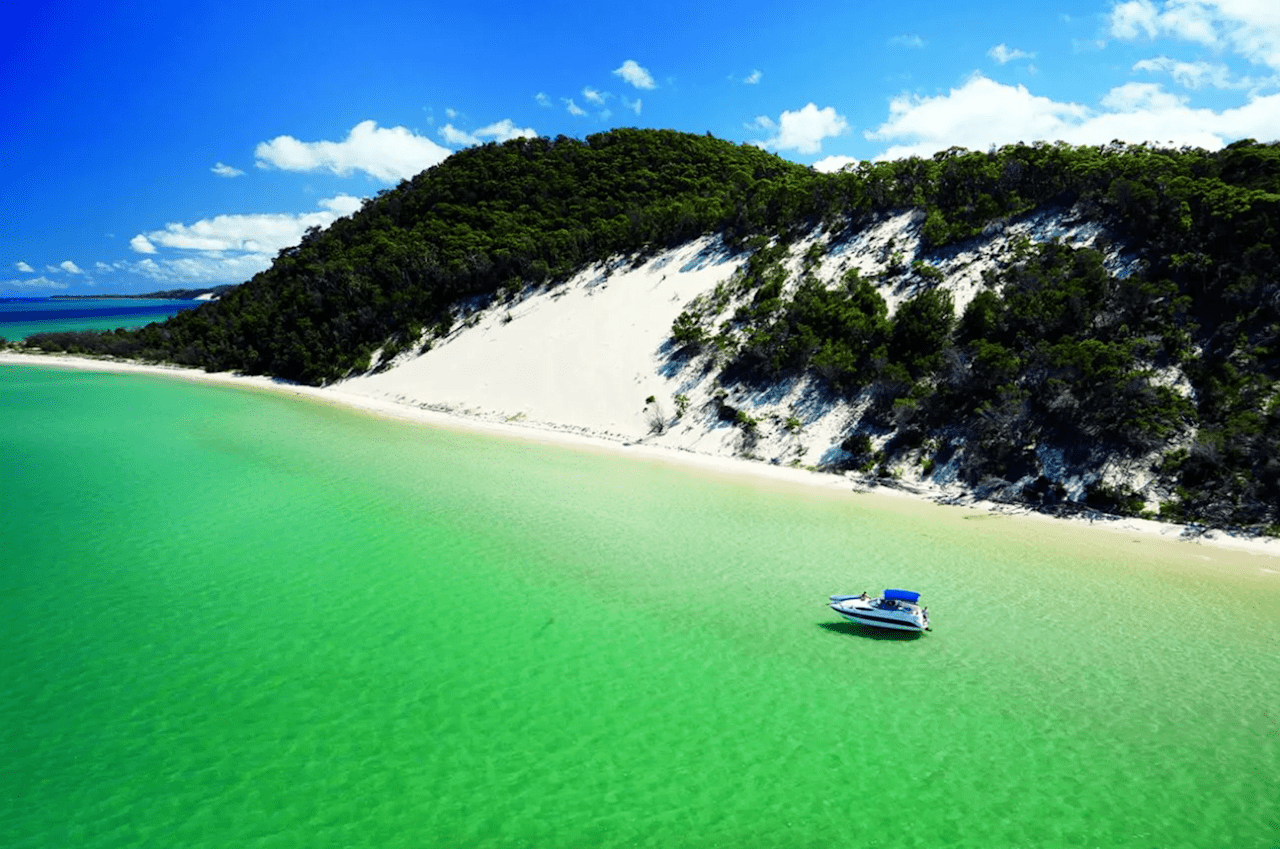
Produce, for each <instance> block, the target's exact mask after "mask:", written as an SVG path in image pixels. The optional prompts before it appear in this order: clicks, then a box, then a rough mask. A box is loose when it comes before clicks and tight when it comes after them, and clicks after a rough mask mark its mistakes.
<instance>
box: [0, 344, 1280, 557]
mask: <svg viewBox="0 0 1280 849" xmlns="http://www.w3.org/2000/svg"><path fill="white" fill-rule="evenodd" d="M6 364H9V365H26V366H35V367H40V368H62V369H68V370H75V371H92V372H109V373H116V374H141V375H151V376H156V377H168V378H175V379H179V380H187V381H189V382H193V383H205V384H211V385H221V386H229V387H238V388H242V389H246V388H247V389H260V390H266V391H269V392H276V393H281V394H286V395H293V396H295V397H302V398H306V399H309V400H315V401H321V402H325V403H330V404H335V405H338V406H341V407H343V408H345V409H349V410H355V411H359V412H364V413H368V414H371V415H376V416H380V417H383V418H389V419H396V420H399V421H404V422H407V423H410V424H413V425H421V426H426V427H434V428H442V429H448V430H455V431H462V432H469V433H477V434H484V435H489V436H498V437H503V438H510V439H518V440H524V441H531V442H538V443H543V444H549V445H558V446H564V447H568V448H573V449H577V450H591V451H602V452H605V453H609V454H612V455H615V456H620V457H632V458H636V459H644V460H648V461H651V462H659V463H665V464H671V465H674V466H680V467H684V468H689V469H697V470H699V471H701V472H705V473H711V474H716V475H724V476H727V477H733V478H737V479H746V480H756V481H760V482H773V483H780V484H783V485H789V486H797V487H802V488H804V489H807V490H809V491H827V492H830V493H835V494H840V495H870V496H873V497H875V496H879V497H882V498H901V499H912V500H916V501H919V502H932V503H934V504H937V505H939V506H951V507H956V508H960V509H969V510H972V511H975V512H978V513H981V514H996V515H1000V516H1006V517H1010V518H1025V519H1028V520H1032V521H1049V522H1054V523H1056V524H1057V526H1059V527H1069V526H1078V527H1080V528H1090V529H1094V530H1099V531H1106V532H1110V533H1116V534H1129V535H1130V536H1132V535H1135V534H1137V535H1140V536H1142V537H1143V538H1147V539H1153V540H1162V541H1166V542H1170V543H1178V544H1182V545H1201V546H1207V547H1210V548H1213V549H1220V550H1223V551H1234V552H1238V553H1243V554H1249V555H1255V556H1263V557H1274V558H1277V562H1276V564H1275V568H1274V569H1271V568H1264V569H1263V570H1262V571H1263V572H1265V573H1270V574H1276V575H1280V539H1274V538H1269V537H1255V536H1236V535H1233V534H1231V533H1228V532H1225V531H1221V530H1212V529H1211V530H1207V531H1203V532H1199V531H1197V530H1195V529H1194V528H1193V527H1189V526H1184V525H1174V524H1169V523H1163V522H1158V521H1155V520H1151V519H1137V518H1130V517H1123V516H1111V515H1107V514H1081V515H1076V516H1062V515H1050V514H1047V513H1042V512H1040V511H1037V510H1033V509H1031V508H1030V507H1025V506H1021V505H1014V504H1003V503H997V502H991V501H982V500H979V499H976V498H974V497H973V496H972V495H971V494H969V493H968V492H967V491H966V490H964V489H963V488H959V487H955V488H946V489H944V488H942V487H938V486H930V485H902V486H886V485H884V484H879V483H876V482H875V481H869V480H866V479H863V478H860V477H855V476H852V475H848V474H839V473H834V472H821V471H812V470H809V469H805V468H799V467H791V466H781V465H774V464H771V463H768V462H765V461H761V460H752V459H748V458H744V457H737V456H725V455H722V454H711V453H705V452H699V451H694V450H691V449H686V448H676V447H670V446H661V445H655V444H649V443H646V442H645V441H644V439H643V438H642V439H638V440H626V439H625V438H624V437H621V436H619V435H616V434H605V433H598V432H594V431H592V430H591V429H590V428H587V427H582V426H575V425H570V424H558V423H550V422H539V421H529V420H525V419H523V418H522V417H520V416H508V417H500V416H498V415H495V414H489V415H485V416H480V415H467V414H459V413H457V412H443V411H440V410H435V409H430V408H426V407H423V406H421V405H416V404H410V403H398V402H396V401H392V400H387V399H386V398H385V397H373V396H370V395H365V394H359V393H355V392H343V391H342V390H341V388H319V387H314V386H305V385H302V384H297V383H291V382H288V381H284V380H278V379H275V378H269V377H262V376H256V375H242V374H237V373H232V372H218V373H211V372H205V371H201V370H198V369H192V368H186V367H181V366H167V365H159V364H142V363H136V362H130V361H123V360H109V359H94V358H90V357H81V356H74V355H66V354H26V353H18V352H13V351H0V366H2V365H6Z"/></svg>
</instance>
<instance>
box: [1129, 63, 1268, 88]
mask: <svg viewBox="0 0 1280 849" xmlns="http://www.w3.org/2000/svg"><path fill="white" fill-rule="evenodd" d="M1133 70H1135V71H1149V72H1151V73H1156V74H1159V73H1163V74H1168V75H1169V76H1171V77H1173V80H1174V82H1176V83H1177V84H1178V85H1180V86H1182V87H1183V88H1189V89H1191V90H1192V91H1196V90H1198V89H1202V88H1225V89H1231V88H1241V89H1243V88H1251V87H1252V86H1253V85H1254V84H1255V82H1254V80H1252V79H1250V78H1248V77H1243V78H1240V79H1235V78H1233V77H1232V75H1231V69H1230V68H1228V67H1227V66H1226V65H1223V64H1221V63H1219V64H1216V65H1214V64H1210V63H1209V62H1181V61H1179V60H1177V59H1170V58H1169V57H1168V56H1157V57H1156V58H1154V59H1143V60H1141V61H1140V62H1135V63H1134V65H1133Z"/></svg>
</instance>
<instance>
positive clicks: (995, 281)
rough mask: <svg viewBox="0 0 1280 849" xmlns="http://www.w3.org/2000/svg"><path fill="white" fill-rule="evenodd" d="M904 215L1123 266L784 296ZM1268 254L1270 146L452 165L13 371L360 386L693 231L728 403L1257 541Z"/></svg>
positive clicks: (746, 152)
mask: <svg viewBox="0 0 1280 849" xmlns="http://www.w3.org/2000/svg"><path fill="white" fill-rule="evenodd" d="M907 207H915V208H918V209H920V210H922V211H923V212H924V214H925V218H924V223H923V236H924V239H925V241H926V243H927V245H928V246H929V247H931V248H935V249H936V248H940V247H943V246H946V245H952V244H960V243H963V241H964V240H966V239H969V238H971V237H974V236H977V235H979V234H981V233H982V232H983V230H984V229H985V228H986V227H988V226H989V225H991V224H992V223H993V222H999V221H1000V220H1002V219H1007V218H1009V217H1011V216H1017V215H1020V214H1024V213H1028V212H1031V211H1034V210H1038V209H1044V208H1051V207H1052V208H1067V207H1071V208H1073V209H1075V210H1076V211H1078V212H1083V214H1084V215H1086V216H1088V217H1089V218H1090V219H1093V220H1096V221H1098V222H1100V223H1103V224H1104V225H1105V226H1106V228H1107V231H1108V232H1109V233H1110V234H1111V235H1112V237H1113V238H1114V239H1115V240H1116V241H1117V243H1118V244H1122V245H1123V246H1125V248H1126V250H1128V251H1129V252H1131V253H1133V254H1135V255H1137V256H1138V257H1139V258H1140V259H1141V260H1142V262H1141V263H1140V268H1139V270H1138V271H1137V272H1136V273H1134V274H1132V275H1130V276H1128V277H1125V278H1124V279H1117V278H1116V277H1114V276H1113V275H1111V274H1109V273H1108V271H1107V269H1106V268H1105V267H1104V265H1103V262H1102V254H1101V253H1099V252H1098V251H1096V250H1091V249H1079V248H1070V247H1066V246H1062V245H1057V244H1049V245H1044V246H1032V245H1026V246H1025V247H1024V249H1023V251H1022V255H1021V256H1020V257H1019V258H1018V259H1017V261H1015V262H1012V263H1010V264H1008V265H1006V266H1005V267H1004V268H1002V269H1001V270H1000V271H999V272H997V273H996V274H994V275H993V276H992V277H991V279H990V280H989V281H988V282H989V286H988V288H987V289H986V290H985V291H983V292H982V293H980V295H979V296H978V298H976V299H975V300H974V301H973V302H972V303H971V304H969V305H968V307H967V308H966V309H965V310H964V311H963V314H961V315H959V316H956V315H955V314H954V310H953V308H952V304H951V302H950V298H949V295H948V293H947V292H946V291H945V290H944V289H941V288H938V287H937V285H936V284H937V283H938V282H940V281H938V280H936V279H935V278H936V276H937V274H936V269H932V268H930V267H929V266H928V265H925V264H919V265H917V267H915V268H901V267H900V268H892V269H890V271H889V272H886V273H887V274H897V275H914V276H915V277H916V278H918V280H917V283H919V284H921V285H919V286H918V287H917V288H918V290H919V291H918V293H917V294H916V295H915V296H913V297H912V298H911V299H910V300H908V301H907V302H906V303H905V304H903V305H902V306H901V307H900V308H899V310H898V311H897V313H896V314H895V315H894V317H893V318H892V319H890V318H888V316H887V310H886V309H885V305H884V302H883V300H882V299H881V298H880V296H879V294H878V293H877V291H876V290H875V287H874V286H873V285H871V284H872V281H868V280H862V279H860V278H859V277H858V276H857V275H850V276H848V277H846V278H845V279H844V280H843V281H841V283H840V285H837V286H835V287H832V288H828V287H826V286H823V285H820V284H818V283H816V282H815V281H813V280H802V281H801V282H800V284H799V286H798V287H796V288H794V290H792V289H788V290H787V293H786V294H784V289H783V282H784V281H783V276H782V274H781V271H780V262H781V260H782V258H783V256H784V255H785V254H786V252H787V250H788V246H789V245H790V244H792V243H793V242H794V240H795V239H796V238H797V237H799V236H800V235H802V234H805V233H807V232H810V231H811V230H812V229H813V228H814V227H815V226H818V225H822V226H824V227H825V228H826V229H827V230H828V231H838V230H841V229H842V228H847V230H848V231H850V232H853V231H856V230H857V229H858V228H859V227H861V226H863V225H865V224H866V223H867V222H868V221H870V220H872V219H873V218H874V217H875V216H876V215H878V214H881V213H884V212H887V211H890V210H895V209H902V208H907ZM1278 228H1280V146H1277V145H1275V144H1258V143H1255V142H1252V141H1245V142H1240V143H1237V144H1234V145H1232V146H1230V147H1228V148H1226V149H1224V150H1221V151H1217V152H1214V153H1209V152H1206V151H1203V150H1197V149H1182V150H1160V149H1152V148H1148V147H1145V146H1131V145H1122V144H1112V145H1108V146H1105V147H1100V148H1076V147H1070V146H1067V145H1045V144H1036V145H1015V146H1009V147H1005V148H1001V149H999V150H994V151H991V152H987V153H981V152H969V151H963V150H959V149H953V150H950V151H946V152H944V153H940V154H938V155H937V156H934V157H932V158H930V159H917V158H913V159H907V160H902V161H899V162H892V163H879V164H869V163H864V164H862V165H860V166H859V167H857V168H855V169H852V170H848V171H846V172H843V173H840V174H832V175H825V174H818V173H815V172H812V171H810V170H809V169H807V168H805V167H803V166H800V165H797V164H795V163H791V162H787V161H786V160H783V159H780V158H778V157H776V156H773V155H771V154H768V153H766V152H764V151H761V150H759V149H757V148H754V147H751V146H735V145H732V144H729V143H727V142H723V141H720V140H717V139H714V138H711V137H709V136H692V135H686V134H681V133H675V132H670V131H647V130H615V131H612V132H609V133H603V134H600V135H595V136H591V137H589V138H587V139H586V140H585V141H578V140H574V139H567V138H563V137H561V138H557V139H554V140H551V139H535V140H517V141H513V142H508V143H506V144H503V145H487V146H484V147H478V148H473V149H470V150H466V151H462V152H460V153H457V154H455V155H453V156H451V157H450V158H449V159H448V160H446V161H445V162H444V163H442V164H441V165H439V166H437V167H435V168H433V169H430V170H429V171H426V172H423V173H422V174H420V175H418V176H417V177H415V178H414V179H412V180H409V181H405V182H403V183H401V185H400V186H399V187H397V188H396V189H393V190H388V191H385V192H383V193H381V194H380V195H378V196H377V197H376V198H373V199H371V200H370V201H368V202H367V203H366V204H365V206H364V207H363V208H362V209H361V210H360V211H359V212H357V213H356V214H354V215H353V216H351V217H350V218H346V219H341V220H339V221H337V222H335V223H334V224H333V225H331V226H330V227H329V228H328V229H327V230H325V231H313V232H310V233H308V235H307V236H306V238H304V240H303V241H302V243H301V244H299V245H298V246H296V247H293V248H289V249H287V250H285V251H282V252H281V253H280V255H279V257H278V258H277V260H276V262H275V264H274V265H273V266H272V267H271V268H270V269H268V270H267V271H264V272H262V273H261V274H259V275H257V276H255V277H254V278H253V279H252V280H250V281H248V282H247V283H245V284H243V285H241V286H239V287H237V288H236V289H234V290H232V291H230V292H227V293H226V294H225V295H224V296H223V297H222V299H221V300H220V301H218V302H214V303H210V304H206V305H203V306H201V307H199V308H198V309H195V310H190V311H187V312H184V313H182V314H180V315H178V316H175V317H174V318H172V319H170V320H169V321H167V322H165V323H164V324H160V325H152V326H149V327H147V328H143V329H141V330H137V331H128V332H125V331H117V332H114V333H106V334H77V335H76V338H75V339H69V340H60V339H55V338H52V337H40V336H36V337H32V338H30V339H28V340H27V345H28V346H29V347H40V348H43V349H45V350H53V349H64V350H74V351H78V352H85V353H103V354H113V355H117V356H126V357H141V358H148V359H157V360H167V361H172V362H178V363H183V364H188V365H195V366H201V367H204V368H206V369H210V370H229V369H234V370H241V371H244V372H248V373H265V374H272V375H276V376H279V377H283V378H288V379H292V380H298V381H302V382H306V383H315V384H319V383H325V382H328V381H331V380H334V379H338V378H341V377H343V376H345V375H347V374H350V373H352V372H354V371H362V370H364V369H367V368H368V367H369V366H370V356H371V354H372V352H373V351H375V350H376V349H378V348H379V347H383V346H386V347H385V348H384V350H386V349H389V350H390V352H394V351H396V350H402V349H403V348H404V347H405V346H408V345H412V344H416V343H417V341H418V340H419V339H420V338H421V336H422V332H423V330H424V329H426V330H432V329H434V330H435V331H436V332H437V333H442V332H445V331H447V329H448V327H449V326H450V323H451V321H452V312H451V310H452V309H454V308H456V306H457V305H458V304H459V303H460V302H462V301H464V300H468V299H477V298H479V299H488V300H493V299H503V298H506V297H509V296H511V295H513V294H515V293H517V292H519V291H520V290H521V289H522V288H523V287H524V286H525V285H528V284H534V285H538V284H548V285H553V284H554V283H555V282H557V281H559V280H562V279H564V278H566V277H567V276H568V275H569V274H571V273H572V272H573V271H574V270H576V269H577V268H579V267H580V266H582V265H583V264H584V263H589V262H592V261H595V260H600V259H604V258H607V257H609V256H613V255H617V254H635V255H640V256H643V255H644V254H646V253H651V252H653V251H657V250H660V249H662V248H664V247H667V246H671V245H675V244H679V243H682V242H684V241H687V240H689V239H691V238H694V237H696V236H699V235H702V234H704V233H712V232H714V233H718V234H721V235H722V236H723V238H724V239H725V241H726V243H727V244H729V245H730V246H731V247H733V248H736V249H741V250H744V251H750V252H751V258H750V261H749V263H748V266H747V269H746V272H745V274H744V277H743V281H742V283H741V284H740V285H743V286H747V287H749V293H748V294H749V297H748V299H747V301H746V305H745V306H739V307H738V308H737V309H736V310H735V312H734V313H733V314H732V315H731V316H729V318H728V319H727V320H724V321H720V320H719V314H718V313H717V312H716V309H715V305H712V306H711V307H708V308H707V309H706V310H705V311H704V312H701V313H699V312H697V311H694V312H691V313H687V314H686V315H684V316H682V317H681V319H680V320H679V321H677V323H676V326H675V327H674V328H673V338H674V339H675V340H676V341H677V343H678V344H680V345H683V346H685V347H686V349H687V350H688V351H691V352H692V351H709V352H713V353H715V354H716V356H717V357H718V358H719V360H720V361H721V362H722V364H723V365H724V367H725V378H726V379H736V380H745V381H756V382H767V381H771V380H776V379H778V378H779V377H782V376H786V375H794V374H799V373H803V372H806V371H812V372H816V373H817V374H819V375H821V376H822V377H823V378H825V379H826V380H827V381H828V382H829V384H830V385H831V387H832V389H833V391H836V392H839V393H843V394H846V395H848V396H850V397H852V396H854V395H856V394H859V393H863V392H868V391H869V392H870V393H871V395H872V396H873V398H874V402H875V403H874V405H873V410H872V417H871V419H869V426H870V427H879V428H882V429H883V430H882V432H885V433H893V434H894V435H895V436H894V440H893V441H892V442H891V443H890V444H889V446H887V448H886V452H887V453H886V455H885V456H883V457H871V456H867V457H864V458H862V461H865V462H869V463H872V464H874V463H875V462H880V461H883V460H885V459H889V458H891V457H892V456H893V455H894V454H895V453H896V452H903V451H909V450H919V449H920V448H924V449H926V453H927V454H928V455H929V457H930V459H929V460H928V461H927V462H929V463H947V462H950V461H952V460H956V461H957V462H958V463H959V466H960V469H961V473H962V474H963V475H964V477H965V479H966V480H968V481H969V482H971V483H975V484H978V483H982V482H984V481H1009V482H1013V481H1024V482H1025V481H1026V480H1027V479H1029V478H1030V479H1032V483H1031V484H1030V485H1029V486H1025V487H1024V488H1023V489H1022V495H1021V497H1023V498H1027V499H1030V500H1040V501H1043V502H1045V503H1052V502H1054V501H1056V500H1059V499H1061V497H1062V493H1061V492H1060V491H1059V490H1058V489H1057V488H1055V485H1054V484H1053V483H1051V482H1050V480H1049V479H1048V478H1046V477H1044V476H1043V475H1041V476H1039V477H1036V475H1037V472H1038V471H1039V470H1040V469H1041V466H1042V462H1041V461H1040V460H1039V459H1038V458H1037V455H1036V452H1035V446H1037V445H1038V446H1042V447H1043V446H1049V447H1051V448H1053V449H1054V450H1056V451H1059V452H1061V455H1062V457H1063V458H1064V460H1065V462H1066V463H1068V464H1069V465H1072V466H1074V467H1082V466H1089V465H1090V464H1093V465H1095V466H1096V465H1097V463H1099V462H1101V460H1100V458H1101V457H1103V456H1104V455H1109V456H1117V455H1118V456H1132V457H1137V456H1150V455H1154V454H1160V455H1161V459H1160V461H1159V462H1160V463H1161V467H1160V469H1159V474H1160V475H1161V476H1162V477H1163V478H1164V479H1165V480H1167V481H1168V482H1169V483H1170V486H1171V487H1174V488H1175V489H1174V491H1175V495H1174V497H1172V498H1170V499H1169V500H1168V501H1167V502H1166V504H1165V506H1164V508H1163V514H1164V516H1165V517H1166V518H1170V519H1183V520H1198V521H1203V522H1207V523H1211V524H1216V525H1248V526H1252V527H1256V528H1270V529H1272V530H1273V532H1274V529H1275V527H1276V525H1277V524H1278V523H1280V515H1278V514H1277V509H1278V508H1277V505H1280V383H1278V382H1277V381H1278V380H1280V275H1278V274H1277V270H1276V268H1277V255H1276V249H1275V247H1276V245H1277V244H1280V242H1278V241H1277V240H1278V238H1280V236H1278V234H1277V229H1278ZM775 237H776V238H777V241H776V242H775V243H773V244H772V246H771V241H772V240H773V239H774V238H775ZM837 239H838V236H837ZM1100 247H1104V248H1105V246H1100ZM817 259H818V257H816V256H811V257H806V258H805V260H806V264H807V265H809V266H812V264H813V263H814V262H816V260H817ZM739 294H741V291H740V292H739ZM719 306H720V307H721V308H724V307H725V304H720V305H719ZM1165 367H1177V368H1179V369H1181V370H1182V372H1183V373H1185V374H1186V376H1187V378H1188V379H1189V381H1190V384H1191V387H1192V390H1193V391H1192V393H1191V395H1190V397H1189V398H1188V397H1184V396H1183V395H1182V394H1179V393H1177V392H1175V391H1173V390H1172V389H1171V388H1169V387H1168V386H1166V385H1164V381H1162V380H1160V379H1158V377H1157V374H1156V371H1157V370H1160V369H1164V368H1165ZM1165 373H1166V374H1167V373H1169V372H1167V371H1166V372H1165ZM868 437H869V434H868V433H867V432H866V430H865V428H864V430H863V432H860V433H857V434H851V435H850V439H849V440H848V441H847V445H846V447H847V448H849V449H850V450H851V451H852V452H853V454H854V455H855V457H857V456H858V455H859V454H860V453H862V452H861V450H860V449H862V448H863V447H865V445H867V444H869V438H868ZM1178 446H1180V447H1178ZM957 452H959V453H957ZM1089 501H1090V503H1091V504H1092V505H1094V506H1096V507H1099V508H1102V509H1107V510H1113V511H1119V512H1132V511H1135V510H1136V509H1138V501H1137V500H1136V499H1135V498H1134V496H1133V494H1132V493H1128V492H1115V491H1110V490H1106V489H1105V488H1102V487H1094V488H1093V490H1091V491H1090V493H1089Z"/></svg>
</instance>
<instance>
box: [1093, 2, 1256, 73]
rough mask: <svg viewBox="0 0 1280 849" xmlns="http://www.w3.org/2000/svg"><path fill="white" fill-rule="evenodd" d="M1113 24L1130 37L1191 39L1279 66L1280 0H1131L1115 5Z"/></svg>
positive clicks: (1115, 32) (1113, 31) (1117, 34)
mask: <svg viewBox="0 0 1280 849" xmlns="http://www.w3.org/2000/svg"><path fill="white" fill-rule="evenodd" d="M1109 29H1110V33H1111V35H1113V36H1115V37H1116V38H1120V39H1125V40H1135V39H1139V38H1146V39H1155V38H1158V37H1160V36H1168V37H1171V38H1176V39H1181V40H1183V41H1191V42H1195V43H1197V44H1203V45H1206V46H1208V47H1212V48H1214V49H1215V50H1228V51H1230V52H1232V53H1235V54H1236V55H1238V56H1242V57H1244V58H1245V59H1248V60H1249V61H1250V62H1253V63H1256V64H1259V65H1266V66H1268V67H1271V68H1274V69H1277V70H1280V3H1276V2H1274V0H1166V1H1165V2H1164V3H1162V4H1156V3H1155V2H1153V1H1152V0H1126V2H1122V3H1117V4H1116V5H1115V6H1113V7H1112V9H1111V15H1110V21H1109Z"/></svg>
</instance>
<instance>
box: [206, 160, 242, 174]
mask: <svg viewBox="0 0 1280 849" xmlns="http://www.w3.org/2000/svg"><path fill="white" fill-rule="evenodd" d="M209 170H210V171H212V172H213V173H215V174H217V175H218V176H219V177H239V176H240V175H242V174H244V172H243V171H241V170H240V169H239V168H232V167H231V166H230V165H227V164H226V163H223V162H218V163H215V164H214V166H213V167H212V168H210V169H209Z"/></svg>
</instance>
